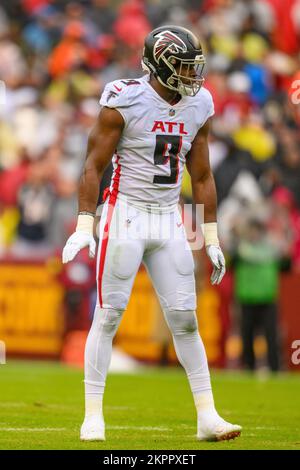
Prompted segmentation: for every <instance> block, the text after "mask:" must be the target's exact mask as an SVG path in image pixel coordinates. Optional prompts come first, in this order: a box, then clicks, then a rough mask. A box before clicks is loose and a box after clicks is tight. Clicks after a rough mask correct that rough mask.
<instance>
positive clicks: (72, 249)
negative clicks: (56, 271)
mask: <svg viewBox="0 0 300 470" xmlns="http://www.w3.org/2000/svg"><path fill="white" fill-rule="evenodd" d="M86 246H88V247H89V257H90V258H94V256H95V253H96V242H95V239H94V237H93V235H92V234H91V233H88V232H83V231H81V230H77V231H76V232H74V233H73V234H72V235H71V236H70V237H69V238H68V240H67V243H66V244H65V247H64V249H63V252H62V262H63V263H68V262H69V261H72V259H74V258H75V256H76V255H77V253H78V252H79V251H80V250H82V248H85V247H86Z"/></svg>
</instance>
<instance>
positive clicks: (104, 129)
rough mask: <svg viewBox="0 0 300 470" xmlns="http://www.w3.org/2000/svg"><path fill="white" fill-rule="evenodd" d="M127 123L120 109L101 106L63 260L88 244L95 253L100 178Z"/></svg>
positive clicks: (89, 143) (90, 141) (70, 257)
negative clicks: (76, 211)
mask: <svg viewBox="0 0 300 470" xmlns="http://www.w3.org/2000/svg"><path fill="white" fill-rule="evenodd" d="M123 127H124V120H123V118H122V116H121V114H120V113H119V112H118V111H116V110H115V109H111V108H107V107H103V108H102V109H101V111H100V113H99V116H98V118H97V121H96V123H95V125H94V127H93V129H92V131H91V132H90V134H89V138H88V145H87V155H86V160H85V165H84V168H83V172H82V176H81V178H80V181H79V191H78V207H79V214H78V221H77V227H76V231H75V233H73V235H71V237H70V238H69V239H68V240H67V243H66V245H65V247H64V249H63V256H62V258H63V263H67V262H68V261H71V260H72V259H73V258H74V257H75V256H76V254H77V253H78V252H79V251H80V250H81V249H82V248H84V247H86V246H89V254H90V256H91V257H93V256H94V255H95V250H96V243H95V240H94V237H93V224H94V216H95V211H96V206H97V201H98V196H99V187H100V181H101V178H102V175H103V173H104V170H105V168H106V166H107V165H108V164H109V162H110V161H111V158H112V156H113V154H114V152H115V149H116V147H117V145H118V142H119V140H120V138H121V135H122V131H123Z"/></svg>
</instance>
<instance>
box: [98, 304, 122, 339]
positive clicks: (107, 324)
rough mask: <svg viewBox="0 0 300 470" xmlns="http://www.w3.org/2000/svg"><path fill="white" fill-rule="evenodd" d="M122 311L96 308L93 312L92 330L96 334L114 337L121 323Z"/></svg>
mask: <svg viewBox="0 0 300 470" xmlns="http://www.w3.org/2000/svg"><path fill="white" fill-rule="evenodd" d="M122 314H123V310H116V309H113V308H99V307H98V308H97V309H96V310H95V314H94V319H93V323H92V327H91V328H92V329H93V330H94V331H97V333H99V332H100V333H101V332H103V334H105V335H110V336H111V335H114V334H115V333H116V331H117V329H118V326H119V323H120V321H121V318H122Z"/></svg>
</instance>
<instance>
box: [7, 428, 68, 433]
mask: <svg viewBox="0 0 300 470" xmlns="http://www.w3.org/2000/svg"><path fill="white" fill-rule="evenodd" d="M66 430H67V429H66V428H13V427H10V428H0V432H2V431H3V432H50V431H51V432H52V431H56V432H59V431H66Z"/></svg>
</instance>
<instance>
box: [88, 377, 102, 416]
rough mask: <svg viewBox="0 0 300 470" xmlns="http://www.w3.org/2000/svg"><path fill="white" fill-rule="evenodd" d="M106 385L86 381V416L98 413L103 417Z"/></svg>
mask: <svg viewBox="0 0 300 470" xmlns="http://www.w3.org/2000/svg"><path fill="white" fill-rule="evenodd" d="M103 393H104V385H100V384H98V383H93V382H90V381H85V418H89V417H91V416H95V415H98V416H99V417H101V418H103V408H102V404H103Z"/></svg>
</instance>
